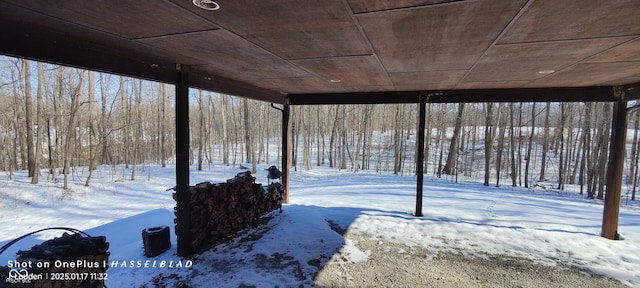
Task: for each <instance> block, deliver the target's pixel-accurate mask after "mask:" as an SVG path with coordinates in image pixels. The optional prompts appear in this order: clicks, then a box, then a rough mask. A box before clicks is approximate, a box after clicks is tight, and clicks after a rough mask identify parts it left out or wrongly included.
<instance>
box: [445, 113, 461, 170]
mask: <svg viewBox="0 0 640 288" xmlns="http://www.w3.org/2000/svg"><path fill="white" fill-rule="evenodd" d="M463 113H464V103H459V104H458V115H457V116H456V124H455V127H454V128H453V136H452V137H451V142H450V144H449V153H448V154H447V162H446V164H445V165H444V169H443V170H444V173H445V174H448V175H454V174H456V159H458V138H460V130H461V129H462V115H463Z"/></svg>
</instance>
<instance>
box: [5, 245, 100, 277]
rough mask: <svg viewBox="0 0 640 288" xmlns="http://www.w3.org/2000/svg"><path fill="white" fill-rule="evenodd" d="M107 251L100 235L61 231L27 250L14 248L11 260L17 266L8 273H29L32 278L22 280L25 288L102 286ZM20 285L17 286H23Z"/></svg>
mask: <svg viewBox="0 0 640 288" xmlns="http://www.w3.org/2000/svg"><path fill="white" fill-rule="evenodd" d="M108 250H109V243H108V242H107V241H106V237H104V236H99V237H83V236H82V235H80V234H77V233H76V234H67V233H65V234H64V235H62V237H58V238H54V239H52V240H48V241H45V242H43V243H42V244H39V245H35V246H33V247H32V248H31V249H29V250H27V251H22V250H21V251H18V253H17V254H18V258H17V259H16V260H15V262H13V263H20V264H18V266H19V267H14V268H13V269H11V270H13V271H9V272H10V273H13V274H14V275H22V276H26V275H29V277H30V278H29V279H31V280H33V281H26V282H29V283H28V285H27V286H29V287H36V288H40V287H43V288H57V287H60V288H62V287H103V286H104V280H106V279H107V274H106V271H107V268H108V261H109V254H110V253H109V251H108ZM25 270H26V271H25ZM8 277H9V278H12V277H13V278H14V279H15V278H16V277H15V276H11V275H8ZM7 282H10V281H7ZM3 284H5V283H3ZM7 284H8V285H7V286H8V287H12V285H11V284H10V283H7ZM24 284H26V283H21V285H19V287H24Z"/></svg>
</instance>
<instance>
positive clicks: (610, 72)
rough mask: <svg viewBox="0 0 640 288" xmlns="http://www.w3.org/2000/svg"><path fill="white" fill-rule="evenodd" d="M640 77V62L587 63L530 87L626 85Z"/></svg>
mask: <svg viewBox="0 0 640 288" xmlns="http://www.w3.org/2000/svg"><path fill="white" fill-rule="evenodd" d="M634 75H640V62H609V63H585V64H578V65H575V66H573V67H572V68H570V69H567V70H565V71H561V72H557V73H553V74H551V75H549V76H547V77H545V78H543V79H540V80H537V81H535V82H532V83H531V84H530V85H529V87H557V86H558V85H560V84H561V85H563V86H570V87H582V86H596V85H604V84H608V85H625V84H631V83H633V82H632V81H633V77H632V76H634Z"/></svg>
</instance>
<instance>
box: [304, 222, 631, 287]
mask: <svg viewBox="0 0 640 288" xmlns="http://www.w3.org/2000/svg"><path fill="white" fill-rule="evenodd" d="M345 238H346V239H350V240H351V241H353V242H354V243H355V245H356V247H358V249H360V250H361V251H364V252H365V253H369V254H370V255H369V257H368V259H366V260H365V261H362V262H359V263H354V262H352V261H345V260H346V259H348V258H349V257H347V256H348V255H344V256H345V257H339V256H338V257H334V259H333V260H331V261H330V262H329V263H327V264H326V265H325V266H324V267H322V270H321V271H320V272H319V273H318V274H317V275H316V276H315V278H314V286H315V287H446V288H450V287H523V288H524V287H536V288H538V287H581V288H587V287H598V288H602V287H626V286H625V285H624V284H622V283H621V282H619V281H617V280H613V279H608V278H604V277H602V276H599V275H594V274H590V273H588V272H587V271H582V270H579V269H577V268H575V267H569V266H563V265H556V266H547V265H542V264H538V263H535V262H533V261H532V260H529V259H525V258H514V257H511V256H502V255H486V257H469V256H464V255H461V254H454V253H442V252H440V253H437V254H434V253H432V252H430V251H428V250H427V249H424V248H422V247H409V246H406V245H404V244H399V243H393V242H387V241H382V240H380V239H376V238H373V237H370V236H367V235H354V234H350V233H347V234H345Z"/></svg>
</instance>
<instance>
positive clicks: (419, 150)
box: [415, 94, 427, 217]
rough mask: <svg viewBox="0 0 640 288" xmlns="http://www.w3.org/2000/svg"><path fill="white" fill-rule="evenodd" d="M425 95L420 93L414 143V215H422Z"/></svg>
mask: <svg viewBox="0 0 640 288" xmlns="http://www.w3.org/2000/svg"><path fill="white" fill-rule="evenodd" d="M425 110H427V96H426V95H423V94H421V95H420V103H419V104H418V115H419V116H418V143H416V176H417V179H418V180H417V183H416V211H415V216H418V217H422V187H423V186H424V128H425V122H426V118H427V117H426V111H425Z"/></svg>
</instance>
